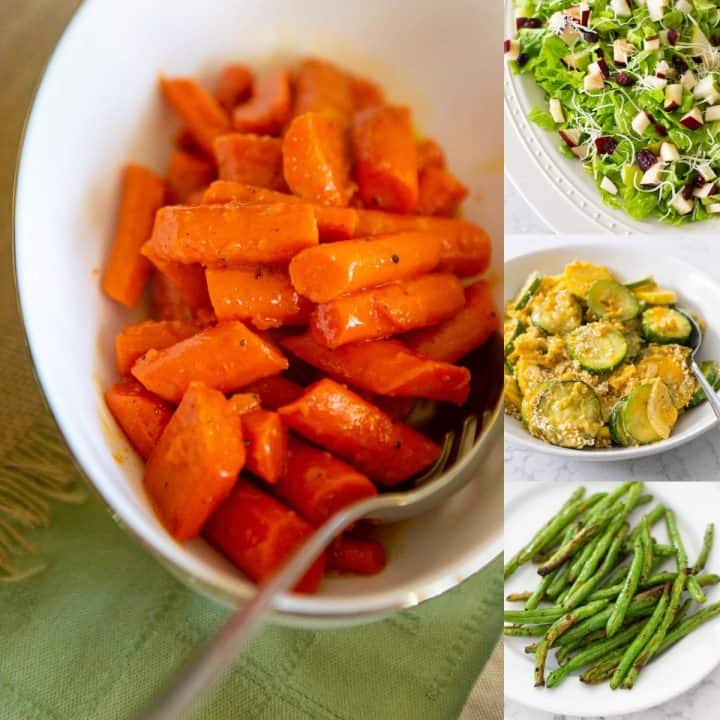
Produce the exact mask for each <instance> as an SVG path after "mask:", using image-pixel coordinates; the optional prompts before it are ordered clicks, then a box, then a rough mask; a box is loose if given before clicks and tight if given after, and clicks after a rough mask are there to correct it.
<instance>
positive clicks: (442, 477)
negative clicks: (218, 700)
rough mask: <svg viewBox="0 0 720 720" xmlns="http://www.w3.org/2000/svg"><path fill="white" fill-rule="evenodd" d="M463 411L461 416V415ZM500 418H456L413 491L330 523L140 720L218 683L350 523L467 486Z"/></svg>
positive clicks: (405, 512) (173, 718)
mask: <svg viewBox="0 0 720 720" xmlns="http://www.w3.org/2000/svg"><path fill="white" fill-rule="evenodd" d="M461 412H462V411H458V414H460V413H461ZM467 412H469V411H466V413H467ZM501 413H502V410H501V402H500V401H498V402H497V403H496V404H495V406H494V407H493V408H492V409H491V410H488V411H486V412H484V417H483V422H482V423H480V421H479V420H478V416H477V415H476V414H466V415H464V416H462V415H461V416H460V417H456V421H459V427H457V429H456V430H451V431H449V432H447V433H446V434H445V438H444V442H443V446H442V452H441V453H440V456H439V458H438V459H437V461H436V462H435V464H434V465H433V466H432V467H431V468H430V469H429V470H428V471H426V472H425V473H423V475H422V476H420V477H419V478H417V479H416V480H415V482H414V484H413V488H412V489H410V490H405V491H401V492H392V493H383V494H381V495H378V496H376V497H373V498H369V499H367V500H362V501H360V502H358V503H355V504H354V505H350V506H348V507H346V508H344V509H343V510H341V511H340V512H338V513H336V514H335V515H333V516H332V517H331V518H330V519H329V520H327V522H325V524H324V525H322V526H320V527H319V528H318V529H317V530H316V531H315V532H314V533H313V534H312V535H311V536H310V537H309V538H308V540H307V541H306V542H305V543H304V544H303V545H302V546H301V547H300V548H299V549H298V551H297V552H296V553H295V554H294V555H293V556H292V557H291V558H290V559H289V560H288V562H287V563H286V564H285V566H284V567H283V568H282V569H281V570H280V571H279V572H278V573H277V574H275V575H274V576H273V577H272V578H270V579H269V580H268V581H266V582H265V583H263V584H262V585H260V586H259V588H258V591H257V593H256V594H255V596H254V597H253V598H252V599H251V600H250V601H249V602H248V603H247V604H246V605H244V606H242V607H241V608H240V609H238V610H237V611H236V612H235V614H234V615H233V616H232V617H231V618H230V620H229V621H228V622H227V624H226V625H225V626H224V627H223V628H222V629H221V630H220V631H219V632H218V634H217V635H216V636H215V637H214V638H213V639H212V640H210V641H209V642H208V644H207V645H206V646H205V647H204V648H202V649H201V650H200V651H199V653H198V654H197V656H196V657H195V658H193V659H192V660H191V661H190V662H189V664H188V665H187V666H186V667H184V668H183V669H181V670H180V671H179V672H178V674H177V675H176V676H175V678H174V679H173V681H172V683H171V684H170V685H169V686H168V687H167V688H166V689H165V691H164V692H163V693H162V694H161V695H160V696H159V698H158V699H157V700H156V701H155V702H154V703H153V705H152V706H151V708H150V709H148V710H146V711H145V712H144V713H143V714H142V715H141V718H142V720H178V718H180V717H181V716H182V713H183V711H185V710H186V709H187V708H188V706H189V705H190V703H191V702H193V701H194V700H196V699H197V698H198V696H199V695H201V694H202V693H203V692H205V691H207V690H208V689H209V688H211V687H212V686H213V685H215V684H216V683H218V682H219V681H220V680H221V678H222V676H223V674H224V672H225V670H226V669H227V668H228V666H229V665H230V663H232V661H233V660H235V658H236V657H237V655H238V653H239V652H240V650H242V649H243V648H244V647H245V646H246V645H247V643H248V642H249V641H250V640H251V639H252V637H253V636H254V634H255V632H256V631H257V630H258V628H259V626H260V625H261V623H262V621H263V620H264V619H265V618H266V617H267V616H268V615H269V614H270V613H271V612H272V609H273V603H274V601H275V599H276V598H277V596H278V595H279V594H281V593H285V592H288V591H290V589H291V588H293V587H294V586H295V585H296V584H297V582H298V581H299V580H300V578H301V577H302V576H303V575H304V574H305V572H306V570H307V569H308V568H309V567H310V565H312V563H313V562H314V560H315V558H316V557H317V556H318V555H319V554H320V553H321V552H322V551H323V550H324V549H325V548H326V547H327V546H328V545H329V544H330V542H331V541H332V540H333V539H334V538H335V537H336V536H337V535H339V534H340V533H341V532H342V530H343V529H344V528H346V527H347V526H348V525H350V523H353V522H355V521H357V520H361V519H365V520H371V521H372V522H375V523H393V522H398V521H399V520H404V519H406V518H409V517H413V516H415V515H418V514H420V513H423V512H426V511H428V510H430V509H431V508H433V507H435V506H436V505H437V504H438V503H440V502H442V501H443V500H445V499H446V498H448V497H449V496H451V495H453V494H454V493H456V492H457V491H458V490H460V489H462V488H463V487H465V485H467V483H468V482H469V481H470V480H471V479H472V478H473V477H475V476H476V474H477V472H478V471H479V468H480V465H481V461H482V459H483V458H484V457H486V455H487V452H488V451H489V447H491V444H492V442H493V439H494V438H495V437H497V436H499V432H500V428H501V427H502V423H500V422H498V418H499V417H500V416H501Z"/></svg>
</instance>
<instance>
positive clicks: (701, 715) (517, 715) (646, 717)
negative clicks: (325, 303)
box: [505, 183, 720, 720]
mask: <svg viewBox="0 0 720 720" xmlns="http://www.w3.org/2000/svg"><path fill="white" fill-rule="evenodd" d="M508 186H509V187H508ZM514 192H515V191H514V188H512V186H511V185H510V184H509V183H507V184H506V197H507V194H508V193H510V194H511V195H512V194H514ZM511 202H512V205H511V210H510V214H512V215H515V219H514V220H513V221H512V222H510V223H509V224H507V228H508V229H516V231H517V230H520V232H523V233H525V234H515V235H513V234H509V235H506V237H505V259H506V260H507V259H509V258H512V257H516V256H517V255H522V254H524V253H525V252H528V251H530V250H540V249H543V248H545V247H550V246H553V247H556V246H558V245H560V244H577V243H579V242H582V241H583V240H584V239H583V238H582V237H575V236H563V237H562V238H558V236H556V235H555V236H553V235H545V236H542V235H535V234H527V232H528V231H527V230H522V229H520V228H521V227H533V228H536V227H540V228H542V222H541V221H540V220H539V219H537V218H536V216H534V215H533V213H532V211H531V210H530V209H529V208H528V207H527V206H525V210H524V211H522V207H523V204H524V203H523V201H522V199H521V198H520V197H519V196H516V197H514V198H513V200H512V201H511ZM521 212H522V219H521V218H520V217H519V216H518V214H519V213H521ZM516 213H517V214H516ZM507 215H508V210H506V223H507ZM541 231H542V230H541ZM585 240H586V241H588V242H595V243H596V242H597V235H596V236H594V237H588V238H586V239H585ZM678 240H679V238H677V237H670V238H648V239H647V240H645V241H646V242H650V243H652V249H653V251H654V252H655V251H656V252H662V253H667V254H669V255H673V256H675V257H677V258H679V259H682V260H685V261H686V262H688V263H691V264H693V265H696V266H698V267H700V268H703V267H704V268H717V267H718V266H719V265H720V244H719V241H718V238H717V237H707V238H703V237H694V238H693V239H692V242H684V243H682V242H678ZM614 241H615V242H617V241H618V240H614ZM627 242H632V240H629V239H628V240H627ZM719 469H720V431H718V430H714V429H713V430H710V431H708V432H707V433H706V434H705V435H703V436H702V437H700V438H698V439H696V440H694V441H692V442H690V443H687V444H686V445H683V446H681V447H679V448H677V449H675V450H674V451H672V452H668V453H663V454H660V455H655V456H652V457H649V458H643V459H639V460H632V461H629V462H625V463H620V462H614V463H584V462H578V461H568V460H566V459H564V458H557V457H552V456H549V455H544V454H542V453H534V452H529V451H527V450H525V449H523V448H521V447H519V446H516V445H512V444H511V443H510V442H506V443H505V480H506V482H512V481H513V480H539V481H551V480H555V481H563V480H565V481H569V480H577V481H583V482H592V481H593V480H618V481H624V480H629V479H638V480H663V479H664V480H689V481H698V480H700V481H702V480H706V481H707V480H720V472H719ZM718 706H720V668H718V669H716V670H715V671H714V672H713V673H711V674H710V675H709V676H708V677H707V678H706V679H705V680H704V681H703V682H702V683H701V684H700V685H699V686H698V687H696V688H695V689H693V690H691V691H690V692H688V693H685V694H684V695H682V696H680V697H678V698H676V699H675V700H673V701H671V702H669V703H666V704H665V705H663V706H660V707H657V708H653V709H651V710H648V711H646V712H641V713H633V714H632V715H624V716H622V717H621V718H620V720H658V719H660V720H710V719H711V718H713V719H714V718H717V717H718V712H719V711H718ZM588 717H594V716H591V715H588ZM568 718H569V716H561V715H553V714H552V713H547V712H542V711H539V710H532V709H529V708H526V707H524V706H523V705H520V704H519V703H515V702H512V701H509V700H507V698H506V701H505V720H566V719H568Z"/></svg>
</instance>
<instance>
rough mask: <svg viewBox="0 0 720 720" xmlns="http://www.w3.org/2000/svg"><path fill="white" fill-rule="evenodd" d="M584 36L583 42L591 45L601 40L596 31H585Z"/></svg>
mask: <svg viewBox="0 0 720 720" xmlns="http://www.w3.org/2000/svg"><path fill="white" fill-rule="evenodd" d="M582 36H583V40H585V42H589V43H593V42H597V41H598V40H599V39H600V35H598V33H597V31H596V30H583V31H582Z"/></svg>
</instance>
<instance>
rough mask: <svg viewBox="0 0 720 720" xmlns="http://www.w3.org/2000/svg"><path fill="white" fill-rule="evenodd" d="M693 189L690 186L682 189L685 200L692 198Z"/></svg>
mask: <svg viewBox="0 0 720 720" xmlns="http://www.w3.org/2000/svg"><path fill="white" fill-rule="evenodd" d="M693 189H694V188H693V186H692V185H686V186H685V187H684V188H683V191H682V195H683V197H684V198H685V199H686V200H689V199H690V198H691V197H692V196H693Z"/></svg>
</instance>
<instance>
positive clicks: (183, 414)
mask: <svg viewBox="0 0 720 720" xmlns="http://www.w3.org/2000/svg"><path fill="white" fill-rule="evenodd" d="M244 463H245V446H244V444H243V437H242V428H241V424H240V418H239V417H238V416H237V415H236V414H235V413H233V411H232V409H231V408H230V405H229V404H228V401H227V400H226V399H225V398H224V397H223V395H222V394H221V393H219V392H218V391H217V390H212V389H211V388H208V387H206V386H205V385H203V384H202V383H191V384H190V387H189V388H188V390H187V392H186V393H185V395H184V396H183V398H182V402H181V403H180V405H179V406H178V409H177V410H176V411H175V414H174V415H173V416H172V419H171V420H170V422H169V423H168V425H167V427H166V428H165V430H164V432H163V434H162V436H161V437H160V440H159V441H158V444H157V445H156V446H155V448H154V449H153V451H152V453H151V454H150V458H149V459H148V462H147V465H146V466H145V489H146V490H147V492H148V494H149V495H150V498H151V499H152V501H153V504H154V505H155V508H156V510H157V513H158V515H159V516H160V519H161V520H162V522H163V525H165V527H166V529H167V530H168V532H169V533H170V534H171V535H172V536H173V537H174V538H175V539H176V540H191V539H192V538H194V537H197V535H199V534H200V531H201V530H202V527H203V525H204V524H205V522H206V521H207V519H208V518H209V517H210V515H212V513H213V511H214V510H215V509H216V508H217V507H218V505H220V503H222V501H223V500H224V499H225V498H226V497H227V496H228V495H229V494H230V491H231V490H232V488H233V485H235V482H236V480H237V477H238V473H239V472H240V470H242V467H243V464H244Z"/></svg>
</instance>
